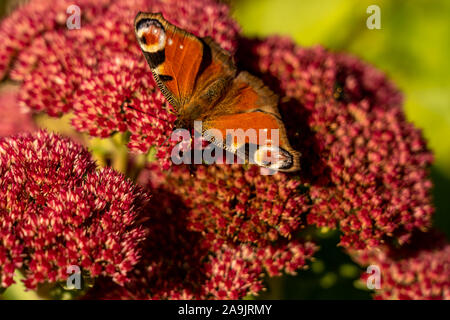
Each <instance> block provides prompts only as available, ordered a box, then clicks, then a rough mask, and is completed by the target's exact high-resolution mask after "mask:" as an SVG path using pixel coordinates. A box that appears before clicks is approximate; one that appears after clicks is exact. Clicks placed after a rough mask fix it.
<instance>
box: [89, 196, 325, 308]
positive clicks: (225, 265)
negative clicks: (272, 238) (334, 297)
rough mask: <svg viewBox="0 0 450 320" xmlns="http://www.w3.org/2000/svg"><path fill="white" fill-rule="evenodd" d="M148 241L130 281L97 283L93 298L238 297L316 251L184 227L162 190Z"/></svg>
mask: <svg viewBox="0 0 450 320" xmlns="http://www.w3.org/2000/svg"><path fill="white" fill-rule="evenodd" d="M153 196H154V198H155V199H158V201H154V202H153V201H151V202H150V207H149V212H151V219H150V220H148V223H147V226H148V228H149V233H150V234H151V235H152V237H149V238H148V239H147V240H146V241H145V242H144V243H143V250H142V252H143V257H142V260H141V262H140V263H139V264H138V265H137V266H136V268H135V269H134V271H133V275H134V276H133V278H132V280H131V281H130V282H129V283H127V284H126V285H125V286H123V287H120V286H117V285H115V284H113V283H112V282H111V281H110V280H108V279H103V280H102V281H99V282H97V284H96V286H95V287H94V288H93V291H91V292H90V293H89V294H88V296H87V297H86V298H88V299H91V298H94V299H193V298H194V299H239V298H242V297H244V296H246V295H247V294H254V295H256V294H258V292H260V291H261V290H263V288H264V284H263V281H262V280H263V278H262V277H263V275H264V274H268V275H270V276H275V275H281V273H282V272H286V273H289V274H295V272H296V271H297V270H299V269H301V268H304V267H305V266H306V263H307V262H308V260H310V259H311V257H312V255H313V254H314V252H315V251H316V250H317V247H316V246H315V245H314V244H313V243H311V242H300V241H278V242H277V243H274V244H266V245H259V246H254V245H250V244H249V245H246V244H236V243H233V242H230V241H224V240H222V239H220V238H219V239H218V237H215V235H214V234H208V235H203V234H202V233H200V232H196V231H191V230H189V227H188V220H187V219H188V217H189V208H186V206H185V204H184V203H183V201H182V199H180V198H179V197H177V196H175V195H174V194H171V193H170V192H168V191H165V190H154V193H153Z"/></svg>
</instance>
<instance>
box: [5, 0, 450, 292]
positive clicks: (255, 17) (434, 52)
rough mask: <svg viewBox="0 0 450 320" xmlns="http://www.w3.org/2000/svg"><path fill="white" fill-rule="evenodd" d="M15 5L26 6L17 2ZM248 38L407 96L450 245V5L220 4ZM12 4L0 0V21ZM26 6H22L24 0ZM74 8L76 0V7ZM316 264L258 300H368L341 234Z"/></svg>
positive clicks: (363, 1) (341, 1) (286, 0)
mask: <svg viewBox="0 0 450 320" xmlns="http://www.w3.org/2000/svg"><path fill="white" fill-rule="evenodd" d="M13 1H15V2H18V1H21V0H13ZM223 1H226V2H228V3H230V5H231V7H232V11H233V16H234V17H235V19H236V20H237V21H238V22H239V23H240V25H241V27H242V30H243V32H244V34H245V35H247V36H258V37H263V36H267V35H273V34H282V35H289V36H291V37H292V38H293V39H295V40H296V42H297V43H298V44H300V45H302V46H312V45H317V44H320V45H322V46H324V47H326V48H329V49H331V50H334V51H345V52H349V53H353V54H354V55H356V56H358V57H360V58H362V59H363V60H365V61H367V62H369V63H371V64H373V65H375V66H376V67H378V68H379V69H381V70H383V71H384V72H385V73H386V74H387V75H388V76H389V77H390V78H391V79H392V80H393V81H394V82H395V83H396V84H397V86H398V87H399V88H400V90H401V91H403V93H404V97H405V111H406V114H407V116H408V119H409V120H410V121H412V122H414V123H415V124H416V126H417V127H419V128H422V129H423V134H424V136H425V137H426V138H427V140H428V143H429V146H430V148H431V149H432V150H433V151H434V153H435V165H434V166H433V168H432V170H431V175H432V178H433V181H434V184H435V188H434V201H435V205H436V207H437V210H436V216H435V226H436V227H437V228H439V229H440V230H442V231H443V232H445V233H446V234H447V237H449V238H450V139H449V137H450V78H449V76H448V75H449V74H450V50H449V49H450V40H449V39H450V23H449V18H450V1H448V0H440V1H437V0H408V1H406V0H404V1H403V0H391V1H388V0H371V1H367V0H317V1H313V0H309V1H302V0H223ZM8 2H12V1H11V0H9V1H8V0H0V16H2V15H4V14H5V8H7V6H8ZM22 2H23V1H22ZM74 3H76V0H75V1H74ZM373 4H376V5H378V6H379V7H380V9H381V29H380V30H377V29H374V30H369V29H368V28H367V27H366V20H367V18H368V17H369V15H370V14H368V13H366V10H367V7H368V6H369V5H373ZM315 236H316V238H317V239H318V240H319V242H320V245H321V251H320V252H319V253H318V254H317V255H316V257H317V259H316V261H315V262H314V263H313V264H312V266H311V268H310V269H309V270H308V271H304V272H303V271H302V272H300V273H299V275H298V276H296V277H292V276H286V277H281V278H275V279H271V280H269V289H268V291H267V292H266V293H264V294H263V295H262V296H261V298H273V299H368V298H370V292H369V291H367V290H365V289H364V286H363V285H362V284H360V283H359V282H358V281H357V279H358V276H359V272H360V271H363V270H361V269H360V268H359V267H358V266H357V265H356V264H354V263H353V262H352V261H351V260H350V259H349V258H348V256H346V255H345V254H344V253H343V252H342V251H341V250H340V249H339V248H337V247H336V244H337V243H338V239H339V234H338V233H337V232H336V231H328V232H323V230H322V231H316V232H315Z"/></svg>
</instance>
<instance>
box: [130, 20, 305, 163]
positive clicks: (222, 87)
mask: <svg viewBox="0 0 450 320" xmlns="http://www.w3.org/2000/svg"><path fill="white" fill-rule="evenodd" d="M135 33H136V37H137V39H138V42H139V44H140V47H141V50H142V52H143V54H144V56H145V58H146V60H147V62H148V64H149V66H150V68H151V71H152V74H153V77H154V79H155V81H156V83H157V84H158V87H159V88H160V90H161V92H162V93H163V95H164V96H165V97H166V99H167V100H168V101H169V103H170V104H171V105H172V106H173V107H174V108H175V110H176V113H177V118H178V119H177V123H176V126H177V127H183V128H186V129H192V128H193V124H194V121H202V123H203V131H206V130H208V129H216V131H217V132H220V134H221V136H222V137H221V138H223V140H225V137H226V135H227V132H228V131H227V130H235V129H242V130H244V131H245V130H249V129H255V130H263V131H267V130H273V129H277V130H278V131H279V132H280V134H279V150H281V152H280V153H279V156H278V157H277V159H278V160H276V161H272V162H270V163H258V161H257V162H256V163H258V164H260V165H262V166H266V167H269V168H272V169H276V170H279V171H296V170H298V169H299V168H300V164H299V157H300V154H299V153H298V152H297V151H295V150H293V149H292V147H291V146H290V144H289V141H288V139H287V136H286V130H285V128H284V125H283V122H282V120H281V116H280V114H279V112H278V108H277V105H278V96H277V95H276V94H275V93H273V92H272V91H271V90H270V89H268V88H267V87H265V86H264V83H263V82H262V81H261V80H260V79H258V78H256V77H254V76H252V75H250V74H249V73H247V72H245V71H241V72H239V71H238V70H237V69H236V67H235V65H234V63H233V61H232V58H231V56H230V55H229V54H228V53H227V52H226V51H225V50H223V49H222V48H221V47H220V46H219V45H218V44H216V43H215V42H214V41H213V40H212V39H210V38H209V37H206V38H198V37H196V36H194V35H192V34H190V33H188V32H186V31H184V30H182V29H180V28H178V27H176V26H174V25H172V24H170V23H169V22H168V21H166V20H165V19H164V18H163V16H162V15H161V14H160V13H142V12H141V13H139V14H138V15H137V16H136V18H135ZM268 139H269V140H270V137H269V138H268ZM210 141H211V142H212V143H215V139H214V137H212V138H211V139H210ZM249 142H250V141H248V139H247V137H246V138H245V141H243V143H249ZM260 144H261V143H260ZM261 146H262V144H261ZM239 147H240V146H239ZM236 149H237V148H236ZM259 149H261V150H262V148H259ZM259 149H258V150H259ZM251 156H252V157H253V156H254V155H251ZM255 157H256V156H255Z"/></svg>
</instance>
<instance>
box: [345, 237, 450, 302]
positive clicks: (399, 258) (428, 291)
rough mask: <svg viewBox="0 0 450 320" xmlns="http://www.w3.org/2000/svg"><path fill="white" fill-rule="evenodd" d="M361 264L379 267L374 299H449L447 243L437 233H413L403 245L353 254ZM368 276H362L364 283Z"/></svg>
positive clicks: (449, 262) (449, 265)
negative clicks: (377, 285) (378, 281)
mask: <svg viewBox="0 0 450 320" xmlns="http://www.w3.org/2000/svg"><path fill="white" fill-rule="evenodd" d="M353 255H354V257H355V260H356V261H357V262H358V263H360V264H361V265H364V266H367V265H376V266H378V267H379V268H380V272H381V282H380V288H379V289H378V290H375V293H374V296H375V298H376V299H384V300H385V299H402V300H411V299H414V300H415V299H419V300H422V299H443V300H449V299H450V244H448V243H447V242H446V240H445V237H443V236H442V235H440V234H438V233H436V232H427V233H423V232H420V233H416V234H414V235H413V237H412V239H411V243H408V244H407V245H405V246H401V247H394V246H384V247H383V248H381V250H380V249H378V250H364V251H362V252H356V253H355V252H354V253H353ZM368 276H369V274H364V275H363V276H362V280H363V281H366V280H367V277H368Z"/></svg>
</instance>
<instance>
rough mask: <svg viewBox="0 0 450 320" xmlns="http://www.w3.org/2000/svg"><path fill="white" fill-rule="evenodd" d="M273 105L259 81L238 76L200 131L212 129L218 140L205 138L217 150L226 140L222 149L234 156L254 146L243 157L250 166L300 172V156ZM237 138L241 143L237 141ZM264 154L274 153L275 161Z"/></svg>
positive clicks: (273, 98)
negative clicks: (216, 145) (246, 145)
mask: <svg viewBox="0 0 450 320" xmlns="http://www.w3.org/2000/svg"><path fill="white" fill-rule="evenodd" d="M277 105H278V96H277V95H276V94H275V93H274V92H273V91H271V90H270V89H269V88H267V87H266V86H264V83H263V82H262V81H261V80H260V79H258V78H256V77H254V76H252V75H250V74H249V73H247V72H241V73H239V75H238V76H237V77H236V78H235V79H234V80H233V82H232V84H231V86H230V88H229V89H228V91H227V92H226V95H225V96H224V97H223V99H222V100H221V101H220V102H219V103H218V105H217V106H216V108H215V112H214V113H212V114H211V115H210V116H209V118H207V119H206V120H205V121H204V122H203V130H204V131H206V130H209V129H216V133H217V134H219V132H220V134H219V135H220V136H219V137H217V136H211V137H206V138H209V140H210V141H211V142H212V143H218V144H220V145H221V146H222V145H223V144H224V143H225V142H226V141H227V139H228V142H231V143H229V144H228V146H227V147H226V146H225V148H227V150H229V151H232V152H235V153H236V152H237V151H238V150H241V149H242V147H243V146H244V145H245V144H253V145H256V146H255V149H254V151H253V152H250V154H246V155H245V156H246V158H250V159H249V160H250V161H253V163H256V164H258V165H261V166H264V167H268V168H272V169H276V170H279V171H296V170H298V169H299V168H300V153H299V152H297V151H295V150H294V149H293V148H292V147H291V145H290V144H289V140H288V138H287V134H286V129H285V127H284V124H283V122H282V120H281V117H280V114H279V112H278V107H277ZM239 130H241V131H239ZM217 134H216V135H217ZM230 135H231V137H230ZM239 135H241V139H237V138H238V137H237V136H239ZM242 135H243V138H242ZM217 138H219V139H217ZM230 138H231V139H230ZM252 140H253V141H252ZM218 141H219V142H218ZM277 141H278V142H277ZM247 152H248V150H247ZM265 152H269V153H270V152H272V153H274V152H276V155H275V158H272V159H271V160H268V159H267V157H265V156H264V155H263V154H264V153H265Z"/></svg>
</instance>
